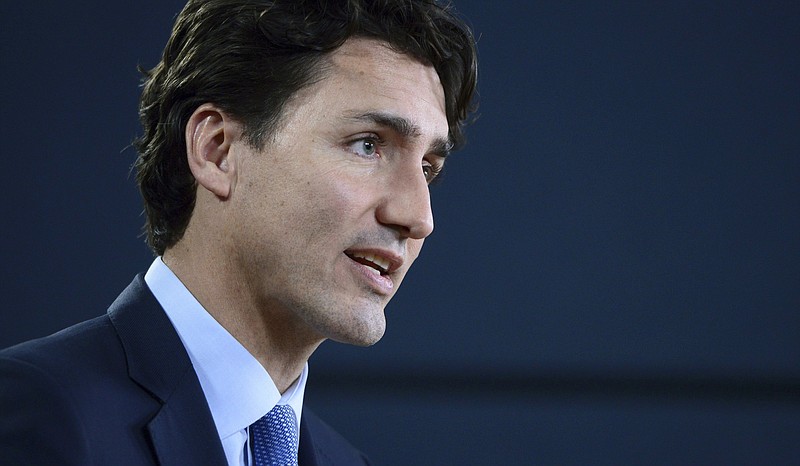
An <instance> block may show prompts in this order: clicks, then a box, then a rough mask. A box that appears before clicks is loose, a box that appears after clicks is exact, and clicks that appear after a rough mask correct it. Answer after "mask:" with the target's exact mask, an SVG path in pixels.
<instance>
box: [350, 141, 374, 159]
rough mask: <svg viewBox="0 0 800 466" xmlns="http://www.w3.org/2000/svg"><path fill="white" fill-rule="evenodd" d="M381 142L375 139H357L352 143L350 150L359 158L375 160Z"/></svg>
mask: <svg viewBox="0 0 800 466" xmlns="http://www.w3.org/2000/svg"><path fill="white" fill-rule="evenodd" d="M379 145H380V141H378V139H377V138H375V137H365V138H360V139H356V140H355V141H353V142H351V143H350V146H349V147H350V150H351V151H353V153H354V154H356V155H358V156H359V157H364V158H367V159H371V158H375V157H377V156H378V155H379V154H378V146H379Z"/></svg>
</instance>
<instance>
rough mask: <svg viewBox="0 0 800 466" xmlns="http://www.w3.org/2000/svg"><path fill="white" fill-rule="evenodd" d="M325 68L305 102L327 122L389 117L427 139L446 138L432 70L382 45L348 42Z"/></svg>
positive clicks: (440, 93)
mask: <svg viewBox="0 0 800 466" xmlns="http://www.w3.org/2000/svg"><path fill="white" fill-rule="evenodd" d="M326 68H327V70H326V72H325V74H324V77H323V79H322V80H321V81H319V82H318V83H317V84H316V85H313V86H312V87H311V88H310V89H308V90H309V91H310V95H308V96H307V97H309V98H310V100H312V101H316V102H315V103H316V104H317V105H320V106H322V107H323V108H324V109H325V111H326V112H328V113H330V115H329V116H331V117H337V116H341V115H353V114H358V113H360V112H363V113H368V112H381V113H388V114H392V115H396V116H397V117H400V118H404V119H407V120H408V121H411V122H413V123H414V125H415V126H417V127H419V128H421V129H422V131H423V133H426V134H425V135H427V136H431V137H436V138H442V137H444V138H446V137H447V135H448V125H447V117H446V113H445V99H444V91H443V89H442V85H441V82H440V81H439V75H438V74H437V73H436V70H435V69H434V68H433V67H432V66H430V65H426V64H423V63H422V62H420V61H419V60H417V59H415V58H414V57H411V56H409V55H406V54H403V53H399V52H396V51H394V50H392V49H391V47H390V46H389V45H388V44H386V43H385V42H382V41H379V40H375V39H367V38H351V39H348V40H347V41H346V42H345V43H344V44H343V45H342V46H341V47H339V48H338V49H337V50H335V51H334V52H332V53H331V54H330V56H329V58H328V65H327V67H326ZM306 102H308V101H306ZM308 103H310V102H308Z"/></svg>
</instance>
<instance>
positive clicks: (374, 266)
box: [345, 252, 391, 275]
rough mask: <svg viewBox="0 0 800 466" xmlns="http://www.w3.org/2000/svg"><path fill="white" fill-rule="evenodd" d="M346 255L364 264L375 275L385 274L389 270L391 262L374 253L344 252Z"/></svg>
mask: <svg viewBox="0 0 800 466" xmlns="http://www.w3.org/2000/svg"><path fill="white" fill-rule="evenodd" d="M345 254H346V255H347V257H349V258H350V259H352V260H354V261H356V262H358V263H359V264H362V265H366V266H367V267H368V268H369V270H371V271H373V272H374V273H375V274H376V275H386V274H387V273H388V272H389V267H390V266H391V262H390V261H389V260H388V259H385V258H383V257H380V256H376V255H375V254H367V253H360V252H345Z"/></svg>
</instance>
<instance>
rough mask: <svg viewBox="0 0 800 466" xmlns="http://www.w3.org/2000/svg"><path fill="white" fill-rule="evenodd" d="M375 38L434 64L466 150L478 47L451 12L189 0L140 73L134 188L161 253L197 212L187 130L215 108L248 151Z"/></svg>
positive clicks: (427, 5) (397, 5) (394, 4)
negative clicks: (205, 108) (365, 40)
mask: <svg viewBox="0 0 800 466" xmlns="http://www.w3.org/2000/svg"><path fill="white" fill-rule="evenodd" d="M356 36H357V37H369V38H375V39H379V40H381V41H384V42H386V43H388V44H389V45H390V47H392V48H393V49H394V50H396V51H398V52H401V53H405V54H408V55H410V56H412V57H414V58H416V59H418V60H420V61H421V62H422V63H425V64H430V65H432V66H433V67H434V68H435V69H436V71H437V73H438V74H439V79H440V81H441V83H442V87H443V89H444V95H445V107H446V114H447V120H448V124H449V130H450V138H451V140H452V142H453V144H454V147H455V148H458V147H460V146H461V145H463V142H464V136H463V126H464V124H465V123H466V120H467V118H468V117H469V115H470V113H471V112H472V111H474V102H473V96H474V94H475V87H476V78H477V58H476V50H475V40H474V38H473V36H472V33H471V32H470V30H469V28H468V27H467V25H466V24H465V23H464V22H463V21H462V20H461V19H460V18H459V17H458V16H457V15H456V14H455V13H454V11H453V9H452V7H451V6H450V5H449V4H447V5H443V4H440V3H439V2H437V1H436V0H190V1H189V2H188V3H187V4H186V6H185V7H184V9H183V11H181V13H180V14H179V15H178V17H177V19H176V21H175V26H174V28H173V30H172V35H171V37H170V39H169V41H168V42H167V45H166V47H165V48H164V54H163V56H162V58H161V61H160V63H159V64H158V65H156V67H155V68H153V69H152V70H150V71H144V70H142V73H143V74H144V79H143V91H142V96H141V100H140V105H139V116H140V119H141V122H142V126H143V134H142V135H141V137H139V138H137V140H136V141H135V142H134V145H135V146H136V149H137V150H138V152H139V156H138V158H137V160H136V163H135V168H136V171H137V176H136V179H137V182H138V184H139V189H140V191H141V193H142V197H143V199H144V210H145V214H146V216H147V221H146V224H145V230H146V233H147V242H148V244H149V245H150V247H151V248H152V249H153V251H154V252H155V253H156V254H163V253H164V251H165V250H166V249H167V248H169V247H171V246H173V245H175V243H177V242H178V241H179V240H180V239H181V237H182V236H183V233H184V231H185V230H186V227H187V225H188V223H189V219H190V218H191V215H192V210H193V209H194V203H195V195H196V182H195V179H194V177H193V176H192V173H191V171H190V170H189V166H188V162H187V159H186V142H185V139H184V137H185V136H184V132H185V130H186V123H187V121H188V120H189V117H190V116H191V115H192V113H193V112H194V111H195V110H196V109H197V107H199V106H200V105H202V104H204V103H208V102H210V103H213V104H215V105H217V106H218V107H220V108H221V109H222V110H224V111H225V112H227V113H229V114H230V115H231V116H233V117H234V118H235V119H237V121H239V122H240V123H241V124H242V126H243V128H244V137H245V138H246V140H247V142H248V143H249V144H250V145H252V146H253V147H254V148H257V149H260V148H262V147H263V145H264V142H265V140H266V138H267V137H268V136H269V135H270V134H271V132H273V131H274V130H275V129H276V127H277V125H278V123H279V122H280V119H281V116H282V114H283V107H284V106H285V104H286V102H287V101H288V100H289V98H290V97H292V96H293V95H294V94H295V93H296V92H297V91H299V90H300V89H302V88H304V87H306V86H308V85H310V84H312V83H314V82H316V81H319V80H320V79H322V78H324V71H325V58H326V57H327V56H328V54H330V53H331V52H332V51H334V50H335V49H337V48H338V47H340V46H341V45H342V44H343V43H344V42H345V41H346V40H347V39H348V38H350V37H356Z"/></svg>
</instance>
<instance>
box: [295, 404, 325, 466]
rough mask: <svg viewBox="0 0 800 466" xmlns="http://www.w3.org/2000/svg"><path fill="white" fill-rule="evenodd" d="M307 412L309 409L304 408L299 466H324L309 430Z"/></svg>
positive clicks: (298, 456) (298, 458)
mask: <svg viewBox="0 0 800 466" xmlns="http://www.w3.org/2000/svg"><path fill="white" fill-rule="evenodd" d="M306 411H307V409H305V408H303V415H302V416H301V417H302V419H301V421H300V448H299V449H298V452H297V462H298V466H324V464H325V463H324V462H322V461H323V458H322V456H321V455H319V453H318V452H317V447H316V445H315V444H314V437H313V436H312V435H311V430H309V428H308V422H307V421H306V418H307V416H306Z"/></svg>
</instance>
